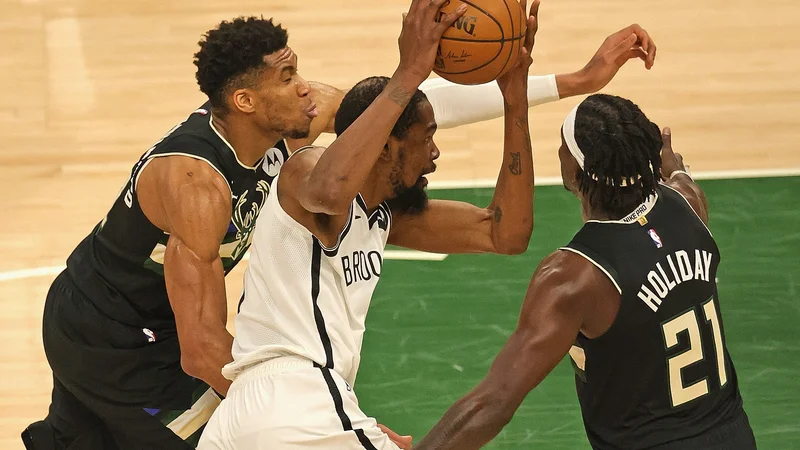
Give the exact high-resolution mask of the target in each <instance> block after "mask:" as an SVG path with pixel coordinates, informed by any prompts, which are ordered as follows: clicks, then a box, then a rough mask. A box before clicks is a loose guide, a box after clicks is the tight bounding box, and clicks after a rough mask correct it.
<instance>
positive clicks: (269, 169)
mask: <svg viewBox="0 0 800 450" xmlns="http://www.w3.org/2000/svg"><path fill="white" fill-rule="evenodd" d="M264 150H265V152H266V155H265V157H264V159H263V160H259V161H258V162H257V163H256V165H255V166H253V167H250V166H247V165H245V164H243V163H242V162H241V161H239V159H238V158H237V157H236V153H235V152H234V151H233V148H232V147H231V145H230V144H229V143H228V142H227V141H226V140H225V139H224V138H223V137H222V136H221V135H220V134H219V132H218V131H217V130H216V129H215V128H214V125H213V119H212V116H211V113H210V105H209V104H208V103H206V104H204V105H203V106H201V107H200V108H199V109H197V110H196V111H194V112H193V113H192V114H191V115H190V116H189V117H188V118H187V119H186V120H185V121H184V122H182V123H180V124H179V125H177V126H176V127H175V128H173V129H172V130H170V131H169V132H168V133H167V134H166V135H165V136H164V137H163V138H162V139H161V140H160V141H159V142H157V143H156V144H155V145H154V146H153V147H152V148H150V150H148V151H147V152H146V153H145V154H144V155H143V156H142V157H141V159H140V160H139V161H138V162H137V163H136V164H135V166H134V167H133V170H132V171H131V176H130V179H129V180H128V182H127V184H126V185H125V187H124V188H123V189H122V191H121V192H120V194H119V197H118V198H117V200H116V201H115V202H114V205H113V206H112V207H111V210H110V211H109V213H108V215H107V216H106V217H105V218H104V219H103V220H102V221H101V222H100V223H99V224H98V225H97V226H96V227H95V228H94V230H93V231H92V232H91V233H90V234H89V236H87V237H86V239H84V240H83V241H82V242H81V243H80V244H79V245H78V247H77V248H76V249H75V251H74V252H73V253H72V255H70V257H69V259H68V260H67V272H68V274H69V275H70V277H71V278H72V280H73V281H74V283H75V285H76V286H77V287H78V289H80V291H81V292H83V294H85V295H86V297H88V298H89V299H91V301H92V302H93V303H94V304H95V306H96V307H97V308H98V309H99V310H100V311H101V312H102V313H103V314H105V315H106V316H107V317H109V318H110V319H113V320H115V321H117V322H120V323H123V324H126V325H129V326H134V327H138V328H141V329H146V331H145V332H143V336H142V337H143V339H157V337H158V335H159V333H167V334H173V333H175V318H174V316H173V313H172V309H171V307H170V304H169V300H168V298H167V289H166V285H165V282H164V267H163V263H164V252H165V250H166V244H167V240H168V239H169V235H168V234H167V233H165V232H163V231H162V230H160V229H159V228H157V227H156V226H154V225H153V224H152V223H150V221H149V220H148V219H147V217H146V216H145V215H144V213H143V212H142V209H141V207H140V205H139V200H138V196H137V194H136V183H137V180H138V178H139V175H140V174H141V172H142V170H143V169H144V168H145V167H146V166H147V164H149V163H150V162H151V161H152V160H153V159H155V158H159V157H164V156H174V155H182V156H188V157H190V158H195V159H198V160H202V161H205V162H207V163H208V164H209V165H211V166H212V167H213V168H214V170H216V171H217V172H219V174H220V175H221V176H222V177H223V178H224V179H225V181H226V182H227V183H228V187H229V188H230V192H231V204H232V208H231V221H230V226H229V228H228V231H227V233H226V234H225V237H224V239H223V241H222V244H221V245H220V248H219V254H220V256H221V258H222V264H223V266H224V269H225V273H226V274H227V273H228V272H229V271H230V270H231V269H233V268H234V266H236V264H237V263H238V262H239V261H241V259H242V257H243V256H244V254H245V252H246V251H247V249H248V248H249V246H250V241H251V239H252V232H253V227H254V226H255V223H256V217H257V216H258V213H259V211H260V209H261V207H262V206H263V205H264V202H265V201H266V198H267V195H268V194H269V189H270V183H271V182H272V180H273V179H274V177H275V176H276V175H277V174H278V171H279V169H280V166H281V165H282V164H283V162H284V161H285V160H286V158H288V153H287V149H286V146H285V143H284V142H283V141H281V142H280V143H278V145H277V146H276V148H272V149H264ZM149 333H152V334H154V336H149Z"/></svg>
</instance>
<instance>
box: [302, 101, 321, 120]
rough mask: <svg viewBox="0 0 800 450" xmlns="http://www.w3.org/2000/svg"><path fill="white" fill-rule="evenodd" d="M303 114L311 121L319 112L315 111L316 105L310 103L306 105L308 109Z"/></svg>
mask: <svg viewBox="0 0 800 450" xmlns="http://www.w3.org/2000/svg"><path fill="white" fill-rule="evenodd" d="M303 112H304V113H306V116H308V117H309V118H311V119H313V118H314V117H317V116H318V115H319V111H318V110H317V104H316V103H314V102H311V104H310V105H308V107H307V108H306V109H305V110H304V111H303Z"/></svg>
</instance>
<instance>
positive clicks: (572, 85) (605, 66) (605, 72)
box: [420, 25, 656, 129]
mask: <svg viewBox="0 0 800 450" xmlns="http://www.w3.org/2000/svg"><path fill="white" fill-rule="evenodd" d="M626 40H627V42H626ZM655 57H656V45H655V43H654V42H653V40H652V39H651V38H650V35H649V34H648V33H647V31H645V30H644V29H642V27H640V26H639V25H631V26H629V27H626V28H624V29H622V30H620V31H618V32H616V33H614V34H612V35H610V36H609V37H607V38H606V40H605V41H603V44H602V45H601V46H600V47H599V48H598V50H597V52H596V53H595V54H594V55H593V56H592V58H591V59H590V60H589V62H588V63H587V64H586V65H585V66H584V67H582V68H581V69H579V70H577V71H575V72H571V73H564V74H558V75H546V76H529V77H528V93H527V98H528V107H533V106H536V105H541V104H543V103H548V102H554V101H556V100H559V99H562V98H567V97H572V96H575V95H585V94H591V93H594V92H597V91H599V90H600V89H602V88H603V87H605V86H606V85H607V84H608V83H609V82H610V81H611V80H612V79H613V78H614V76H615V75H616V74H617V72H618V71H619V70H620V69H621V68H622V66H623V65H625V63H627V62H628V61H629V60H631V59H635V58H639V59H642V60H643V61H644V64H645V67H646V68H647V69H650V68H651V67H653V64H654V62H655ZM420 90H422V91H423V92H425V94H426V95H427V96H428V100H429V101H430V102H431V105H432V106H433V111H434V116H435V117H436V123H437V124H438V125H439V128H441V129H445V128H454V127H457V126H460V125H466V124H470V123H477V122H481V121H484V120H490V119H496V118H498V117H501V116H502V115H503V112H504V109H503V97H502V93H501V91H500V88H499V86H498V85H497V82H495V81H492V82H491V83H486V84H480V85H474V86H466V85H460V84H453V83H450V82H449V81H447V80H444V79H442V78H432V79H429V80H426V81H425V82H424V83H422V85H421V86H420Z"/></svg>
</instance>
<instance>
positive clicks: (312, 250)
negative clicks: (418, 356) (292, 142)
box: [222, 179, 391, 385]
mask: <svg viewBox="0 0 800 450" xmlns="http://www.w3.org/2000/svg"><path fill="white" fill-rule="evenodd" d="M277 189H278V179H276V180H275V181H274V182H273V183H272V191H273V194H272V195H271V196H270V197H269V198H268V199H267V203H266V205H265V206H264V208H263V210H262V212H261V215H260V216H259V218H258V221H257V226H256V229H255V236H254V240H253V248H252V251H251V255H250V263H249V266H248V268H247V272H246V273H245V279H244V294H243V296H242V300H241V302H240V304H239V311H238V314H237V315H236V319H235V320H236V338H235V339H234V342H233V359H234V360H233V362H232V363H230V364H228V365H227V366H225V367H224V368H223V370H222V373H223V375H224V376H225V377H227V378H229V379H231V380H232V379H234V378H236V376H237V375H238V374H239V373H240V372H241V371H242V370H244V369H246V368H248V367H250V366H253V365H254V364H257V363H260V362H262V361H267V360H270V359H272V358H278V357H281V356H301V357H304V358H307V359H309V360H311V361H313V362H314V363H315V364H316V365H318V366H320V367H327V368H329V369H331V370H334V371H336V372H338V373H339V375H341V376H342V378H344V379H345V380H346V381H347V382H348V383H350V384H351V385H352V384H353V382H354V381H355V377H356V372H357V371H358V366H359V362H360V361H361V342H362V339H363V337H364V321H365V319H366V317H367V309H368V308H369V304H370V300H371V299H372V293H373V291H374V290H375V286H376V285H377V284H378V280H379V279H380V276H381V267H382V266H383V250H384V247H385V246H386V240H387V238H388V236H389V227H390V225H391V213H390V211H389V207H388V206H387V205H386V203H382V204H381V205H379V206H378V208H377V209H376V210H375V211H373V212H372V213H368V212H367V206H366V203H365V202H364V200H363V198H362V197H361V195H358V196H357V197H356V199H355V200H353V203H352V204H351V205H350V211H349V213H348V220H347V224H346V225H345V227H344V228H343V229H342V231H341V233H340V234H339V239H338V242H337V244H336V245H335V246H334V247H332V248H326V247H325V246H324V245H323V244H322V243H321V242H320V241H319V240H318V239H317V238H316V237H315V236H314V235H312V234H311V232H309V231H308V229H306V228H305V227H304V226H302V225H300V224H299V223H297V222H296V221H295V220H294V219H293V218H292V217H290V216H289V215H288V214H287V213H286V212H285V211H284V210H283V208H282V207H281V205H280V203H279V201H278V195H277Z"/></svg>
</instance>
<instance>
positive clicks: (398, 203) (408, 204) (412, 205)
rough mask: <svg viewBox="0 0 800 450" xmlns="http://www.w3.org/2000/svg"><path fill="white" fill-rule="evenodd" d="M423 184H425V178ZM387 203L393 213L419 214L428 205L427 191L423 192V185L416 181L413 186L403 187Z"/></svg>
mask: <svg viewBox="0 0 800 450" xmlns="http://www.w3.org/2000/svg"><path fill="white" fill-rule="evenodd" d="M425 184H427V180H426V183H425ZM387 203H388V204H389V207H390V208H391V210H392V211H393V212H395V213H400V214H419V213H421V212H422V211H424V210H425V207H426V206H428V193H427V192H425V187H424V186H423V185H422V184H421V183H420V182H419V181H417V183H415V184H414V186H411V187H410V188H406V189H404V190H403V191H402V192H400V193H399V194H398V195H397V196H395V197H394V198H392V199H390V200H388V201H387Z"/></svg>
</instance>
